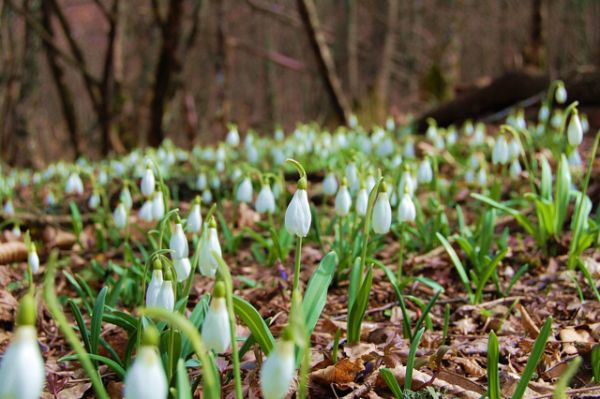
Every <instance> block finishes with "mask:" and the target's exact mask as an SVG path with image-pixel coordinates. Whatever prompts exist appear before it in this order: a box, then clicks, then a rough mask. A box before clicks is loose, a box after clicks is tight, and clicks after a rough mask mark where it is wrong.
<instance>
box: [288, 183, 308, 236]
mask: <svg viewBox="0 0 600 399" xmlns="http://www.w3.org/2000/svg"><path fill="white" fill-rule="evenodd" d="M306 188H307V182H306V177H302V178H300V180H298V188H297V189H296V192H295V193H294V195H293V197H292V199H291V201H290V203H289V205H288V207H287V209H286V211H285V229H286V230H287V232H288V233H290V234H291V235H296V236H298V237H306V236H307V235H308V230H309V229H310V223H311V214H310V205H309V204H308V194H307V193H306Z"/></svg>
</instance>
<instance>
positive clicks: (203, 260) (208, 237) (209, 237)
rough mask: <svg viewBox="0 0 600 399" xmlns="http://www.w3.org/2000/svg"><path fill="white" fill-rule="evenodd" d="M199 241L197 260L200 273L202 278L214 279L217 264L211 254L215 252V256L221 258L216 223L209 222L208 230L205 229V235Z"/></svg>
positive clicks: (213, 220) (213, 221)
mask: <svg viewBox="0 0 600 399" xmlns="http://www.w3.org/2000/svg"><path fill="white" fill-rule="evenodd" d="M206 230H207V231H206ZM201 240H202V242H201V243H200V255H199V260H198V264H199V267H200V273H202V274H203V275H204V276H208V277H214V276H215V273H216V271H217V267H218V264H217V260H216V259H215V257H214V256H213V254H212V253H213V252H216V254H217V255H219V256H222V253H221V244H220V243H219V235H218V233H217V223H216V222H215V219H214V218H212V219H211V220H210V222H209V224H208V229H205V233H204V234H202V237H201Z"/></svg>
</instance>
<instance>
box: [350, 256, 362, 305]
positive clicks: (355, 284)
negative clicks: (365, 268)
mask: <svg viewBox="0 0 600 399" xmlns="http://www.w3.org/2000/svg"><path fill="white" fill-rule="evenodd" d="M360 263H361V258H360V256H359V257H358V258H356V259H354V264H353V265H352V268H351V269H350V276H349V278H348V280H349V281H348V309H352V306H353V305H354V301H355V300H356V295H357V294H358V289H359V288H360V287H359V284H360V277H361V276H360V274H359V273H360Z"/></svg>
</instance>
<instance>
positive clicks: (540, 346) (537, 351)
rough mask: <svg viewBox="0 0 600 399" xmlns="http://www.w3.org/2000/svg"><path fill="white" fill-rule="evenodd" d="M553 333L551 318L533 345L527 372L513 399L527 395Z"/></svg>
mask: <svg viewBox="0 0 600 399" xmlns="http://www.w3.org/2000/svg"><path fill="white" fill-rule="evenodd" d="M551 332H552V317H549V318H548V320H546V322H545V323H544V325H543V326H542V328H541V329H540V335H538V337H537V339H536V340H535V342H534V344H533V350H532V351H531V355H530V356H529V360H527V364H526V365H525V370H523V375H522V376H521V379H520V380H519V383H518V384H517V388H516V389H515V392H514V393H513V396H512V399H521V398H522V397H523V395H524V394H525V390H526V389H527V385H528V384H529V381H531V377H533V373H534V372H535V369H536V367H537V365H538V363H539V361H540V359H541V358H542V355H543V353H544V349H545V348H546V341H548V337H549V336H550V333H551Z"/></svg>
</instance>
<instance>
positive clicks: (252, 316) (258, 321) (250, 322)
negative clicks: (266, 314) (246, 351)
mask: <svg viewBox="0 0 600 399" xmlns="http://www.w3.org/2000/svg"><path fill="white" fill-rule="evenodd" d="M233 307H234V310H235V314H236V315H238V317H239V318H240V320H241V321H242V323H244V324H245V325H246V326H247V327H248V328H249V329H250V332H251V333H252V335H253V336H254V339H256V342H258V345H259V346H260V349H262V351H263V353H264V354H265V355H268V354H269V353H270V352H271V350H272V349H273V346H275V338H273V334H271V331H269V327H267V324H266V323H265V321H264V320H263V318H262V317H261V315H260V313H258V310H256V309H255V308H254V306H252V305H251V304H250V303H249V302H246V300H244V299H242V298H240V297H238V296H236V295H234V296H233Z"/></svg>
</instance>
